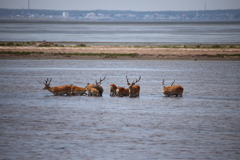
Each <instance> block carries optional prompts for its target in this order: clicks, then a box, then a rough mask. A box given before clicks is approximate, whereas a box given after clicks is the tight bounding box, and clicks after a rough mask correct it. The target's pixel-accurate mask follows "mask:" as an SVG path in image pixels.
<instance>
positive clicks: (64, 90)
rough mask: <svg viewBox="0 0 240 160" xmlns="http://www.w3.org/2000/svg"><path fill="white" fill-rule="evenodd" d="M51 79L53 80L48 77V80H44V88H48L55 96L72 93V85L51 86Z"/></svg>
mask: <svg viewBox="0 0 240 160" xmlns="http://www.w3.org/2000/svg"><path fill="white" fill-rule="evenodd" d="M51 81H52V78H51V79H50V80H49V81H48V78H47V80H46V81H45V82H43V84H44V85H45V87H44V88H43V90H48V91H49V92H51V93H53V94H54V95H55V96H58V95H64V94H67V95H68V96H69V95H71V86H70V85H64V86H55V87H50V83H51Z"/></svg>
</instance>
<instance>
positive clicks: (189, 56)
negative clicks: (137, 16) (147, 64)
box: [0, 45, 240, 61]
mask: <svg viewBox="0 0 240 160" xmlns="http://www.w3.org/2000/svg"><path fill="white" fill-rule="evenodd" d="M0 52H1V56H0V59H83V60H84V59H86V60H87V59H116V60H238V61H239V60H240V56H239V54H240V49H239V48H224V49H221V48H216V49H212V48H211V49H210V48H208V49H204V48H158V47H149V46H141V47H139V46H110V45H93V46H87V47H71V46H65V47H38V46H0ZM9 52H32V53H31V54H27V55H26V54H9ZM33 52H36V53H33ZM39 52H41V54H39ZM73 53H79V54H82V53H84V54H85V53H87V55H73ZM92 53H107V54H111V56H101V55H99V56H96V55H95V56H91V54H92ZM117 54H135V55H136V56H134V57H130V56H127V55H126V56H124V55H121V56H118V55H117ZM114 55H116V56H114ZM232 55H234V56H232ZM236 55H238V56H236Z"/></svg>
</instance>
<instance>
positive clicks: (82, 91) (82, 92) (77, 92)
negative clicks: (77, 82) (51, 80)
mask: <svg viewBox="0 0 240 160" xmlns="http://www.w3.org/2000/svg"><path fill="white" fill-rule="evenodd" d="M70 86H71V95H81V96H82V95H85V94H87V93H86V92H87V86H86V87H85V88H82V87H77V86H73V84H71V85H70Z"/></svg>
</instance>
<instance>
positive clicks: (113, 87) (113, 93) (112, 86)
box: [109, 84, 117, 96]
mask: <svg viewBox="0 0 240 160" xmlns="http://www.w3.org/2000/svg"><path fill="white" fill-rule="evenodd" d="M116 89H117V86H116V85H115V84H110V85H109V90H110V96H116Z"/></svg>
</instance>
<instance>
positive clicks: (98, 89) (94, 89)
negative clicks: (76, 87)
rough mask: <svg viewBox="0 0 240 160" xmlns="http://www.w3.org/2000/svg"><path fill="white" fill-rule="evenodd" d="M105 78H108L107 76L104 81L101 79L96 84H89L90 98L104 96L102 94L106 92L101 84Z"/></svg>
mask: <svg viewBox="0 0 240 160" xmlns="http://www.w3.org/2000/svg"><path fill="white" fill-rule="evenodd" d="M105 78H106V76H105V77H104V78H103V79H101V78H100V81H99V82H97V81H96V84H89V83H88V85H87V87H86V88H87V91H88V96H98V97H101V96H102V93H103V91H104V90H103V87H102V86H100V85H101V82H102V81H103V80H105Z"/></svg>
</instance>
